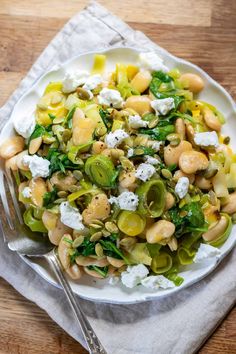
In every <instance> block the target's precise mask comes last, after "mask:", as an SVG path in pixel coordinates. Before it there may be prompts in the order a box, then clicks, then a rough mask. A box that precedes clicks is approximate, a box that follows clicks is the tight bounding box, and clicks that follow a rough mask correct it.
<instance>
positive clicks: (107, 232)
mask: <svg viewBox="0 0 236 354" xmlns="http://www.w3.org/2000/svg"><path fill="white" fill-rule="evenodd" d="M102 234H103V236H104V237H108V236H110V235H111V233H110V232H109V231H107V230H102Z"/></svg>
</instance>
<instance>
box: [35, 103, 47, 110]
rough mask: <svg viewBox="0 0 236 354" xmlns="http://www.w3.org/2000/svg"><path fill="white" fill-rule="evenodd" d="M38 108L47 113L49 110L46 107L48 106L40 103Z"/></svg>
mask: <svg viewBox="0 0 236 354" xmlns="http://www.w3.org/2000/svg"><path fill="white" fill-rule="evenodd" d="M37 107H38V108H39V109H41V111H46V110H47V109H48V105H46V104H45V103H43V102H39V103H38V104H37Z"/></svg>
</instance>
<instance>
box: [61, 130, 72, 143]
mask: <svg viewBox="0 0 236 354" xmlns="http://www.w3.org/2000/svg"><path fill="white" fill-rule="evenodd" d="M71 136H72V132H71V130H69V129H65V130H64V132H63V133H62V140H63V141H64V143H67V142H68V141H69V140H70V138H71Z"/></svg>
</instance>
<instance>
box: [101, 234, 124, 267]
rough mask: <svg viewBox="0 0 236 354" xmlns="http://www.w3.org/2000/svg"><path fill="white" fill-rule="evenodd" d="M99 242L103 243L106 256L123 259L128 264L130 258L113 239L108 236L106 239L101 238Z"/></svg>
mask: <svg viewBox="0 0 236 354" xmlns="http://www.w3.org/2000/svg"><path fill="white" fill-rule="evenodd" d="M99 243H100V244H101V245H102V247H103V250H104V254H105V255H106V256H110V257H114V258H118V259H123V260H124V261H125V262H126V263H127V264H129V261H128V259H127V258H126V257H125V256H124V255H123V253H122V252H121V250H120V249H119V248H118V247H117V246H116V245H115V243H113V241H112V239H108V238H107V239H106V240H99Z"/></svg>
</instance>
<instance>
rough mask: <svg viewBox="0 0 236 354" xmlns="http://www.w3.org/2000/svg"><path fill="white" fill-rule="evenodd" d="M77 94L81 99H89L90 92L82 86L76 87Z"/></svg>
mask: <svg viewBox="0 0 236 354" xmlns="http://www.w3.org/2000/svg"><path fill="white" fill-rule="evenodd" d="M76 92H77V95H78V97H79V98H80V99H81V100H89V99H90V94H89V92H88V91H87V90H85V89H84V88H82V87H78V88H77V90H76Z"/></svg>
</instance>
